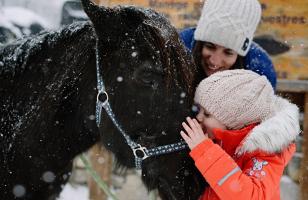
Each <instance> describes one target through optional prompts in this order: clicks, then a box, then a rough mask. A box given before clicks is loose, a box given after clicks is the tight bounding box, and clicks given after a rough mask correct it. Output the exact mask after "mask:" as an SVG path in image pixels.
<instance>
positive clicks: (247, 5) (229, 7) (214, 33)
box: [194, 0, 262, 56]
mask: <svg viewBox="0 0 308 200" xmlns="http://www.w3.org/2000/svg"><path fill="white" fill-rule="evenodd" d="M261 12H262V10H261V5H260V3H259V2H258V0H205V2H204V6H203V9H202V13H201V17H200V19H199V21H198V24H197V28H196V31H195V34H194V39H195V40H200V41H205V42H211V43H214V44H217V45H221V46H223V47H226V48H230V49H232V50H234V51H235V52H237V53H238V54H239V55H241V56H245V55H246V54H247V52H248V50H249V48H250V45H251V42H252V38H253V35H254V33H255V31H256V28H257V26H258V24H259V21H260V19H261Z"/></svg>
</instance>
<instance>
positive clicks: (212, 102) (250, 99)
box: [194, 69, 277, 129]
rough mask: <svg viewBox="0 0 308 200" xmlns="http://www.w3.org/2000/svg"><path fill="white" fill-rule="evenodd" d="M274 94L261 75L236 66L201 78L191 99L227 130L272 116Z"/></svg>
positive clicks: (273, 112)
mask: <svg viewBox="0 0 308 200" xmlns="http://www.w3.org/2000/svg"><path fill="white" fill-rule="evenodd" d="M276 97H277V96H276V95H275V94H274V90H273V88H272V86H271V84H270V82H269V81H268V80H267V78H266V77H265V76H260V75H259V74H257V73H255V72H252V71H250V70H244V69H236V70H225V71H221V72H216V73H215V74H213V75H211V76H209V77H208V78H205V79H203V80H202V81H201V82H200V84H199V85H198V87H197V89H196V92H195V98H194V100H195V102H196V103H197V104H199V105H200V106H202V107H204V108H205V109H206V111H207V112H208V113H209V114H212V115H213V116H214V117H215V118H216V119H218V120H219V121H221V122H222V123H223V124H224V125H226V126H227V127H228V128H229V129H240V128H242V127H244V126H246V125H249V124H251V123H255V122H261V121H263V120H265V119H267V118H269V117H271V116H273V115H274V114H275V108H274V104H275V102H276V100H277V98H276Z"/></svg>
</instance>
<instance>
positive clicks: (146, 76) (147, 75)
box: [140, 71, 153, 84]
mask: <svg viewBox="0 0 308 200" xmlns="http://www.w3.org/2000/svg"><path fill="white" fill-rule="evenodd" d="M140 78H141V80H142V82H144V83H146V84H150V83H152V82H153V77H152V73H151V72H149V71H146V72H143V73H142V75H141V77H140Z"/></svg>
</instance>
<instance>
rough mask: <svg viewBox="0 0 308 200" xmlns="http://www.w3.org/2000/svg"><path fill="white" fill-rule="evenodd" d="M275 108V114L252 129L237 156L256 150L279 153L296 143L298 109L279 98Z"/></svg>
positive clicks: (238, 149)
mask: <svg viewBox="0 0 308 200" xmlns="http://www.w3.org/2000/svg"><path fill="white" fill-rule="evenodd" d="M273 107H274V113H275V114H274V115H273V116H272V117H270V118H268V119H265V120H264V121H262V122H261V123H260V124H259V125H257V126H255V127H254V128H253V129H252V131H251V132H250V133H249V134H248V135H247V136H246V137H245V138H244V139H243V141H242V142H241V144H242V145H240V146H239V147H238V148H237V150H236V154H238V155H241V154H243V153H246V152H253V151H256V150H261V151H264V152H267V153H278V152H281V151H282V150H283V149H285V148H286V147H287V146H289V145H290V144H291V143H293V142H294V141H295V139H296V136H297V135H298V134H299V132H300V126H299V109H298V107H297V106H296V105H295V104H292V103H290V102H289V101H287V100H286V99H283V98H281V97H278V96H277V99H276V101H275V103H274V105H273Z"/></svg>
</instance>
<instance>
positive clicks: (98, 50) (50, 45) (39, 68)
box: [0, 0, 204, 200]
mask: <svg viewBox="0 0 308 200" xmlns="http://www.w3.org/2000/svg"><path fill="white" fill-rule="evenodd" d="M82 3H83V6H84V8H85V11H86V13H87V14H88V16H89V18H90V19H91V22H84V23H77V24H73V25H71V26H69V27H65V28H63V29H62V30H60V31H58V32H50V33H41V34H39V35H37V36H35V37H33V38H26V39H23V40H20V41H16V42H15V43H12V44H10V45H7V46H4V47H1V48H0V107H1V115H0V120H1V121H0V161H1V163H0V165H1V166H0V180H1V184H0V199H1V200H11V199H27V200H28V199H35V200H36V199H37V200H44V199H55V198H56V196H57V195H58V194H59V192H60V190H61V185H63V184H64V183H65V182H66V181H67V179H68V177H69V174H70V171H71V163H72V160H73V158H74V157H75V156H76V155H78V154H79V153H81V152H83V151H85V150H87V149H88V148H89V147H90V146H92V145H93V144H95V143H96V142H98V141H99V139H100V138H101V141H102V143H103V144H104V145H105V146H106V147H107V149H109V150H110V151H112V152H113V153H114V154H115V157H116V158H117V160H118V162H119V164H120V165H122V166H125V167H127V168H132V167H135V156H134V154H133V152H132V150H131V148H130V147H129V145H128V144H127V141H126V140H125V138H124V137H123V136H122V134H121V133H120V132H119V130H118V129H117V128H116V126H115V125H114V123H112V120H110V118H109V117H108V115H107V114H106V113H105V112H102V113H99V115H100V116H99V117H101V121H100V123H99V124H100V126H99V128H97V124H96V121H95V110H96V97H97V93H98V86H97V73H98V74H99V76H102V79H103V81H104V84H105V89H106V93H107V94H108V98H109V103H110V106H111V108H112V109H113V114H114V116H115V118H116V121H117V122H118V123H119V124H120V126H121V128H122V129H123V130H124V131H125V133H127V135H129V138H130V139H131V140H132V141H133V142H135V143H138V144H140V145H142V146H144V147H147V148H153V147H157V146H162V145H167V144H172V143H177V142H179V141H180V135H179V131H180V127H181V125H180V124H181V122H182V121H183V120H184V118H185V116H187V115H189V114H190V113H191V103H192V102H191V99H192V98H191V97H192V96H191V95H192V90H193V88H194V87H195V79H194V74H195V73H196V68H195V65H194V64H193V62H192V59H191V56H189V55H188V54H187V53H186V51H185V47H184V46H183V45H182V44H181V42H180V41H179V37H178V34H177V32H176V30H175V29H174V28H173V27H172V26H171V25H170V23H169V22H168V21H167V20H166V19H165V18H164V17H162V16H161V15H159V14H157V13H156V12H154V11H153V10H149V9H141V8H136V7H116V8H114V9H110V8H105V7H98V6H96V5H94V4H93V3H91V2H90V1H88V0H83V1H82ZM96 66H98V70H96ZM97 71H98V72H97ZM187 153H188V150H183V151H179V152H172V153H168V154H164V155H159V156H152V157H149V158H147V159H145V160H143V162H142V179H143V181H144V183H145V185H146V186H147V187H148V188H149V189H155V188H158V190H159V193H160V196H161V198H162V199H185V200H187V199H197V198H198V196H199V195H200V193H201V191H202V189H203V187H204V183H203V181H202V179H201V178H200V175H199V173H198V172H197V170H196V169H195V168H194V165H193V162H192V160H191V159H189V156H188V154H187Z"/></svg>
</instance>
